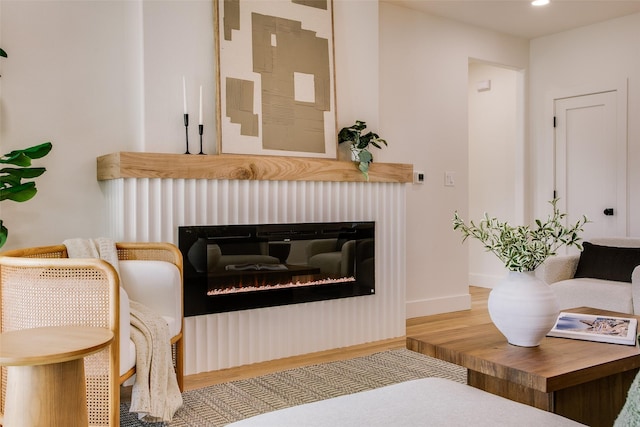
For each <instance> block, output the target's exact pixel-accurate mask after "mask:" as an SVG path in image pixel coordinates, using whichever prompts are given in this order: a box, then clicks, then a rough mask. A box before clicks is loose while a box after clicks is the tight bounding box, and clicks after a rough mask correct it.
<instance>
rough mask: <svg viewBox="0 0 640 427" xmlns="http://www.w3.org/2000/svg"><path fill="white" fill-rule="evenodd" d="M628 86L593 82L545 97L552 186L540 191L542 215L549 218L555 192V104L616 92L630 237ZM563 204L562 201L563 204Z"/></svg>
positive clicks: (626, 226) (626, 228) (620, 171)
mask: <svg viewBox="0 0 640 427" xmlns="http://www.w3.org/2000/svg"><path fill="white" fill-rule="evenodd" d="M628 86H629V80H628V79H627V78H623V79H617V80H615V81H604V82H600V83H591V84H585V85H576V86H572V87H567V88H559V89H554V90H552V91H549V93H548V94H547V95H546V97H545V98H546V99H545V116H544V117H545V118H548V121H549V126H548V128H547V127H546V126H545V129H549V137H550V141H552V144H549V152H547V155H546V156H545V157H546V158H548V159H551V164H550V170H548V173H549V175H548V176H550V177H551V179H550V181H547V184H546V185H550V188H549V190H548V191H546V190H544V189H542V190H541V191H538V195H539V197H545V199H544V200H539V204H538V206H539V207H540V210H541V212H542V213H541V215H543V216H546V213H547V212H548V203H547V202H548V201H549V200H551V198H552V197H553V192H554V190H555V183H556V178H557V177H556V138H555V128H554V127H553V125H552V124H553V117H554V114H555V101H556V100H558V99H563V98H571V97H579V96H584V95H591V94H596V93H603V92H611V91H616V93H617V105H616V108H617V112H618V114H617V124H616V136H617V141H616V146H617V147H624V149H622V148H621V150H622V151H623V153H624V160H622V159H621V153H620V152H619V153H618V162H619V164H618V166H619V167H618V180H619V182H620V180H621V181H622V182H624V183H625V188H624V193H623V194H620V196H624V204H625V207H624V214H625V221H624V236H628V234H629V224H630V222H629V221H630V217H629V182H628V180H629V144H628V127H627V121H628V114H629V112H628V104H627V97H628ZM560 202H561V201H560ZM562 206H563V204H562V203H559V204H558V207H560V208H561V210H562V209H564V208H563V207H562Z"/></svg>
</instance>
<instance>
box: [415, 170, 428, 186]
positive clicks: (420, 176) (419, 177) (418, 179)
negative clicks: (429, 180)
mask: <svg viewBox="0 0 640 427" xmlns="http://www.w3.org/2000/svg"><path fill="white" fill-rule="evenodd" d="M424 180H425V174H424V172H421V171H413V183H414V184H424Z"/></svg>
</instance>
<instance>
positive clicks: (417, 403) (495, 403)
mask: <svg viewBox="0 0 640 427" xmlns="http://www.w3.org/2000/svg"><path fill="white" fill-rule="evenodd" d="M422 425H423V426H427V425H428V426H447V427H450V426H465V427H466V426H474V427H476V426H487V427H496V426H518V427H526V426H531V427H540V426H545V427H551V426H581V425H582V424H579V423H577V422H575V421H572V420H569V419H567V418H564V417H561V416H559V415H556V414H553V413H550V412H546V411H543V410H540V409H536V408H533V407H531V406H527V405H523V404H521V403H516V402H513V401H511V400H508V399H505V398H502V397H499V396H495V395H493V394H490V393H487V392H484V391H482V390H478V389H476V388H473V387H471V386H467V385H464V384H460V383H456V382H453V381H450V380H446V379H442V378H425V379H420V380H413V381H407V382H403V383H399V384H394V385H390V386H386V387H381V388H378V389H374V390H368V391H363V392H360V393H354V394H349V395H346V396H340V397H335V398H333V399H327V400H322V401H319V402H313V403H307V404H304V405H300V406H294V407H291V408H286V409H281V410H278V411H273V412H269V413H266V414H262V415H258V416H255V417H251V418H247V419H245V420H242V421H238V422H235V423H233V424H230V425H229V427H270V426H273V427H275V426H277V427H309V426H316V427H319V426H322V427H340V426H367V427H369V426H385V427H387V426H422Z"/></svg>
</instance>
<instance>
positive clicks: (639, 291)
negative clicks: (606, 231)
mask: <svg viewBox="0 0 640 427" xmlns="http://www.w3.org/2000/svg"><path fill="white" fill-rule="evenodd" d="M588 243H592V244H593V245H596V246H592V247H591V248H587V247H585V251H584V252H582V253H581V254H578V255H566V256H555V257H551V258H549V259H547V260H546V261H545V262H544V263H543V264H542V265H541V266H540V267H539V268H538V270H537V271H536V275H537V276H538V277H539V278H541V279H542V280H544V281H545V282H547V283H548V284H549V285H550V286H551V289H552V290H553V291H554V292H555V294H556V297H557V298H558V304H559V306H560V310H564V309H567V308H572V307H582V306H584V307H593V308H597V309H601V310H611V311H617V312H620V313H629V314H634V313H635V314H640V265H639V266H638V267H635V269H633V270H632V272H631V271H629V272H631V275H630V276H631V277H630V278H631V281H630V282H627V281H621V280H607V279H606V278H605V277H606V276H607V275H609V274H610V272H604V273H602V271H600V270H603V269H605V270H606V269H612V268H615V263H616V262H618V261H620V260H621V259H622V257H621V256H616V252H615V248H639V249H638V250H637V251H636V250H635V249H631V251H633V252H634V253H635V252H638V253H640V238H632V237H618V238H598V239H591V240H590V241H589V242H585V245H587V244H588ZM602 247H605V248H602ZM609 248H610V249H611V250H609ZM588 249H589V251H587V250H588ZM600 250H604V251H605V252H599V251H600ZM629 252H630V251H626V252H623V253H624V254H629ZM599 253H602V254H603V257H602V259H600V260H595V262H594V263H593V264H601V265H595V266H585V265H584V263H585V262H589V261H594V260H593V257H595V256H597V255H598V254H599ZM585 254H587V255H588V256H585ZM625 256H626V255H625ZM635 256H637V255H635V254H631V257H635ZM581 257H583V259H582V265H581V266H580V267H581V268H580V271H578V273H579V274H578V275H579V276H582V277H575V276H576V272H577V270H578V267H579V264H580V259H581ZM634 259H635V258H634ZM628 261H629V260H628V259H627V260H626V261H625V263H626V264H627V266H626V267H625V268H628V264H629V262H628ZM595 270H599V271H595ZM598 273H602V274H598ZM588 276H596V277H588ZM597 276H599V277H597Z"/></svg>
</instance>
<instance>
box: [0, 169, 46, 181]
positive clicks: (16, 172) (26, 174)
mask: <svg viewBox="0 0 640 427" xmlns="http://www.w3.org/2000/svg"><path fill="white" fill-rule="evenodd" d="M45 172H46V169H45V168H22V169H17V168H3V169H0V174H2V173H4V174H8V175H11V176H14V177H16V178H18V179H20V178H23V179H29V178H37V177H39V176H40V175H42V174H43V173H45ZM0 179H2V177H0Z"/></svg>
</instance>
